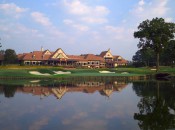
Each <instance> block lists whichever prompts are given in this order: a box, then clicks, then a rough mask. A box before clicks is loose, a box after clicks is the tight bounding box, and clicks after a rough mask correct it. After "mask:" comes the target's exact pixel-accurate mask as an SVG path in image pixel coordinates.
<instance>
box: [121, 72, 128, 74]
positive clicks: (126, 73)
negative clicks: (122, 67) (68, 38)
mask: <svg viewBox="0 0 175 130" xmlns="http://www.w3.org/2000/svg"><path fill="white" fill-rule="evenodd" d="M121 74H129V73H128V72H122V73H121Z"/></svg>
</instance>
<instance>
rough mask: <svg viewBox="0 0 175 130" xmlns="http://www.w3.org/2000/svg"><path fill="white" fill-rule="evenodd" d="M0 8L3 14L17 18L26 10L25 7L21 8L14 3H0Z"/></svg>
mask: <svg viewBox="0 0 175 130" xmlns="http://www.w3.org/2000/svg"><path fill="white" fill-rule="evenodd" d="M0 10H2V11H3V12H4V13H5V14H7V15H11V16H14V17H15V18H19V17H20V16H21V14H22V13H24V12H26V11H27V10H28V9H27V8H21V7H19V6H17V5H16V4H14V3H7V4H0Z"/></svg>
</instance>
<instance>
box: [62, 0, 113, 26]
mask: <svg viewBox="0 0 175 130" xmlns="http://www.w3.org/2000/svg"><path fill="white" fill-rule="evenodd" d="M64 5H65V7H66V9H67V10H68V12H69V13H70V14H72V15H76V16H78V17H79V20H81V21H82V22H86V23H90V24H102V23H107V22H108V19H107V18H106V16H107V15H108V14H109V12H110V11H109V10H108V9H107V8H106V7H105V6H99V5H97V6H94V7H93V6H89V5H87V4H86V3H83V2H82V1H80V0H73V1H71V2H70V1H69V2H68V0H64Z"/></svg>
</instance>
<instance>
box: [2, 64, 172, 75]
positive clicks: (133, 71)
mask: <svg viewBox="0 0 175 130" xmlns="http://www.w3.org/2000/svg"><path fill="white" fill-rule="evenodd" d="M31 71H37V72H38V73H41V74H44V73H48V74H49V75H47V76H45V75H35V74H31V73H30V72H31ZM59 71H60V72H65V73H66V72H70V74H66V75H65V74H64V73H60V74H59V73H58V74H55V72H59ZM100 71H103V72H111V73H100ZM159 72H161V73H170V74H171V75H175V68H170V67H161V68H160V71H159ZM154 74H156V71H154V70H151V68H146V67H144V68H111V69H66V68H65V69H63V68H60V67H50V66H49V67H47V66H39V67H38V66H10V67H7V66H5V67H4V66H0V78H18V77H19V78H59V77H65V76H66V77H68V76H120V77H123V76H124V77H128V76H145V75H154Z"/></svg>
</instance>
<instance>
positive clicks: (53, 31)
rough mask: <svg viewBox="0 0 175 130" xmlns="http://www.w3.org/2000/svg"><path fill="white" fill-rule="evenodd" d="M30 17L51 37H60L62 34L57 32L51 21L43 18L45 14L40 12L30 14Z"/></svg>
mask: <svg viewBox="0 0 175 130" xmlns="http://www.w3.org/2000/svg"><path fill="white" fill-rule="evenodd" d="M31 17H32V18H33V20H34V21H35V22H37V23H39V24H41V25H42V26H44V27H45V29H46V30H47V31H45V32H47V33H49V34H50V35H51V37H62V36H63V35H64V34H63V32H61V31H59V29H57V28H56V27H55V26H54V25H53V24H52V22H51V20H50V19H49V18H48V17H47V16H45V14H43V13H40V12H32V13H31Z"/></svg>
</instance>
